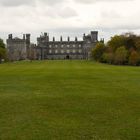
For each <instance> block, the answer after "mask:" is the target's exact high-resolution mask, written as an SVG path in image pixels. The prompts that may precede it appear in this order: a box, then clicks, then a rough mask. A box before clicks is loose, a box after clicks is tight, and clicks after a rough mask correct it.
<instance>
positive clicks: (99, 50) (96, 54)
mask: <svg viewBox="0 0 140 140" xmlns="http://www.w3.org/2000/svg"><path fill="white" fill-rule="evenodd" d="M104 50H105V45H104V43H102V42H99V43H97V44H96V47H95V48H94V49H93V50H92V57H93V59H94V60H96V61H101V59H102V55H103V53H104Z"/></svg>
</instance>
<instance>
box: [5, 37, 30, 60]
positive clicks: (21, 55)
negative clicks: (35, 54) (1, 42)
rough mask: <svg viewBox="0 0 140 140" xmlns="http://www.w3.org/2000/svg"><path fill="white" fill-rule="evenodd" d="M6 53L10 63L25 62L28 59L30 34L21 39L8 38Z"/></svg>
mask: <svg viewBox="0 0 140 140" xmlns="http://www.w3.org/2000/svg"><path fill="white" fill-rule="evenodd" d="M6 42H7V51H8V58H9V60H11V61H18V60H25V59H27V58H28V51H27V50H28V49H29V48H30V44H31V43H30V34H26V35H23V38H22V39H21V38H18V37H15V38H13V35H12V34H10V35H9V36H8V39H7V40H6Z"/></svg>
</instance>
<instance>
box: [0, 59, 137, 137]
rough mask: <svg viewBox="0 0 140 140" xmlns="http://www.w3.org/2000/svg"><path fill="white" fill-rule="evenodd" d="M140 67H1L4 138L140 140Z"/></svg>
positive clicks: (78, 64) (27, 64)
mask: <svg viewBox="0 0 140 140" xmlns="http://www.w3.org/2000/svg"><path fill="white" fill-rule="evenodd" d="M139 139H140V67H128V66H124V67H123V66H110V65H104V64H98V63H95V62H90V61H42V62H40V61H37V62H16V63H9V64H8V63H7V64H2V65H0V140H139Z"/></svg>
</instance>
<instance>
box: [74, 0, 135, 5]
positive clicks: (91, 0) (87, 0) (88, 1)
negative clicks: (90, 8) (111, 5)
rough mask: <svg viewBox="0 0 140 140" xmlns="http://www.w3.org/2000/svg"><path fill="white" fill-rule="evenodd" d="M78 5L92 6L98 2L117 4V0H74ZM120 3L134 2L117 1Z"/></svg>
mask: <svg viewBox="0 0 140 140" xmlns="http://www.w3.org/2000/svg"><path fill="white" fill-rule="evenodd" d="M74 1H75V2H78V3H84V4H91V3H98V2H116V0H74ZM118 1H120V2H121V1H134V0H117V2H118Z"/></svg>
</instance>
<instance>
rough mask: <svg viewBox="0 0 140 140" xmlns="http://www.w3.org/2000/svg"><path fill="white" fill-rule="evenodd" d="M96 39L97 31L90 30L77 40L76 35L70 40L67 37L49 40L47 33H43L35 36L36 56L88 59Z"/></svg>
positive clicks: (39, 57) (40, 57) (43, 57)
mask: <svg viewBox="0 0 140 140" xmlns="http://www.w3.org/2000/svg"><path fill="white" fill-rule="evenodd" d="M97 41H98V32H97V31H92V32H91V33H90V34H89V35H85V34H84V36H83V40H82V41H78V39H77V37H76V38H75V40H74V41H71V40H70V38H69V37H68V40H67V41H63V38H62V37H60V41H55V38H54V37H53V41H50V40H49V35H48V34H47V33H44V35H41V36H40V37H38V38H37V58H38V59H40V60H42V59H43V60H44V59H89V58H90V55H91V49H92V48H93V47H94V46H95V45H96V43H97Z"/></svg>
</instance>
